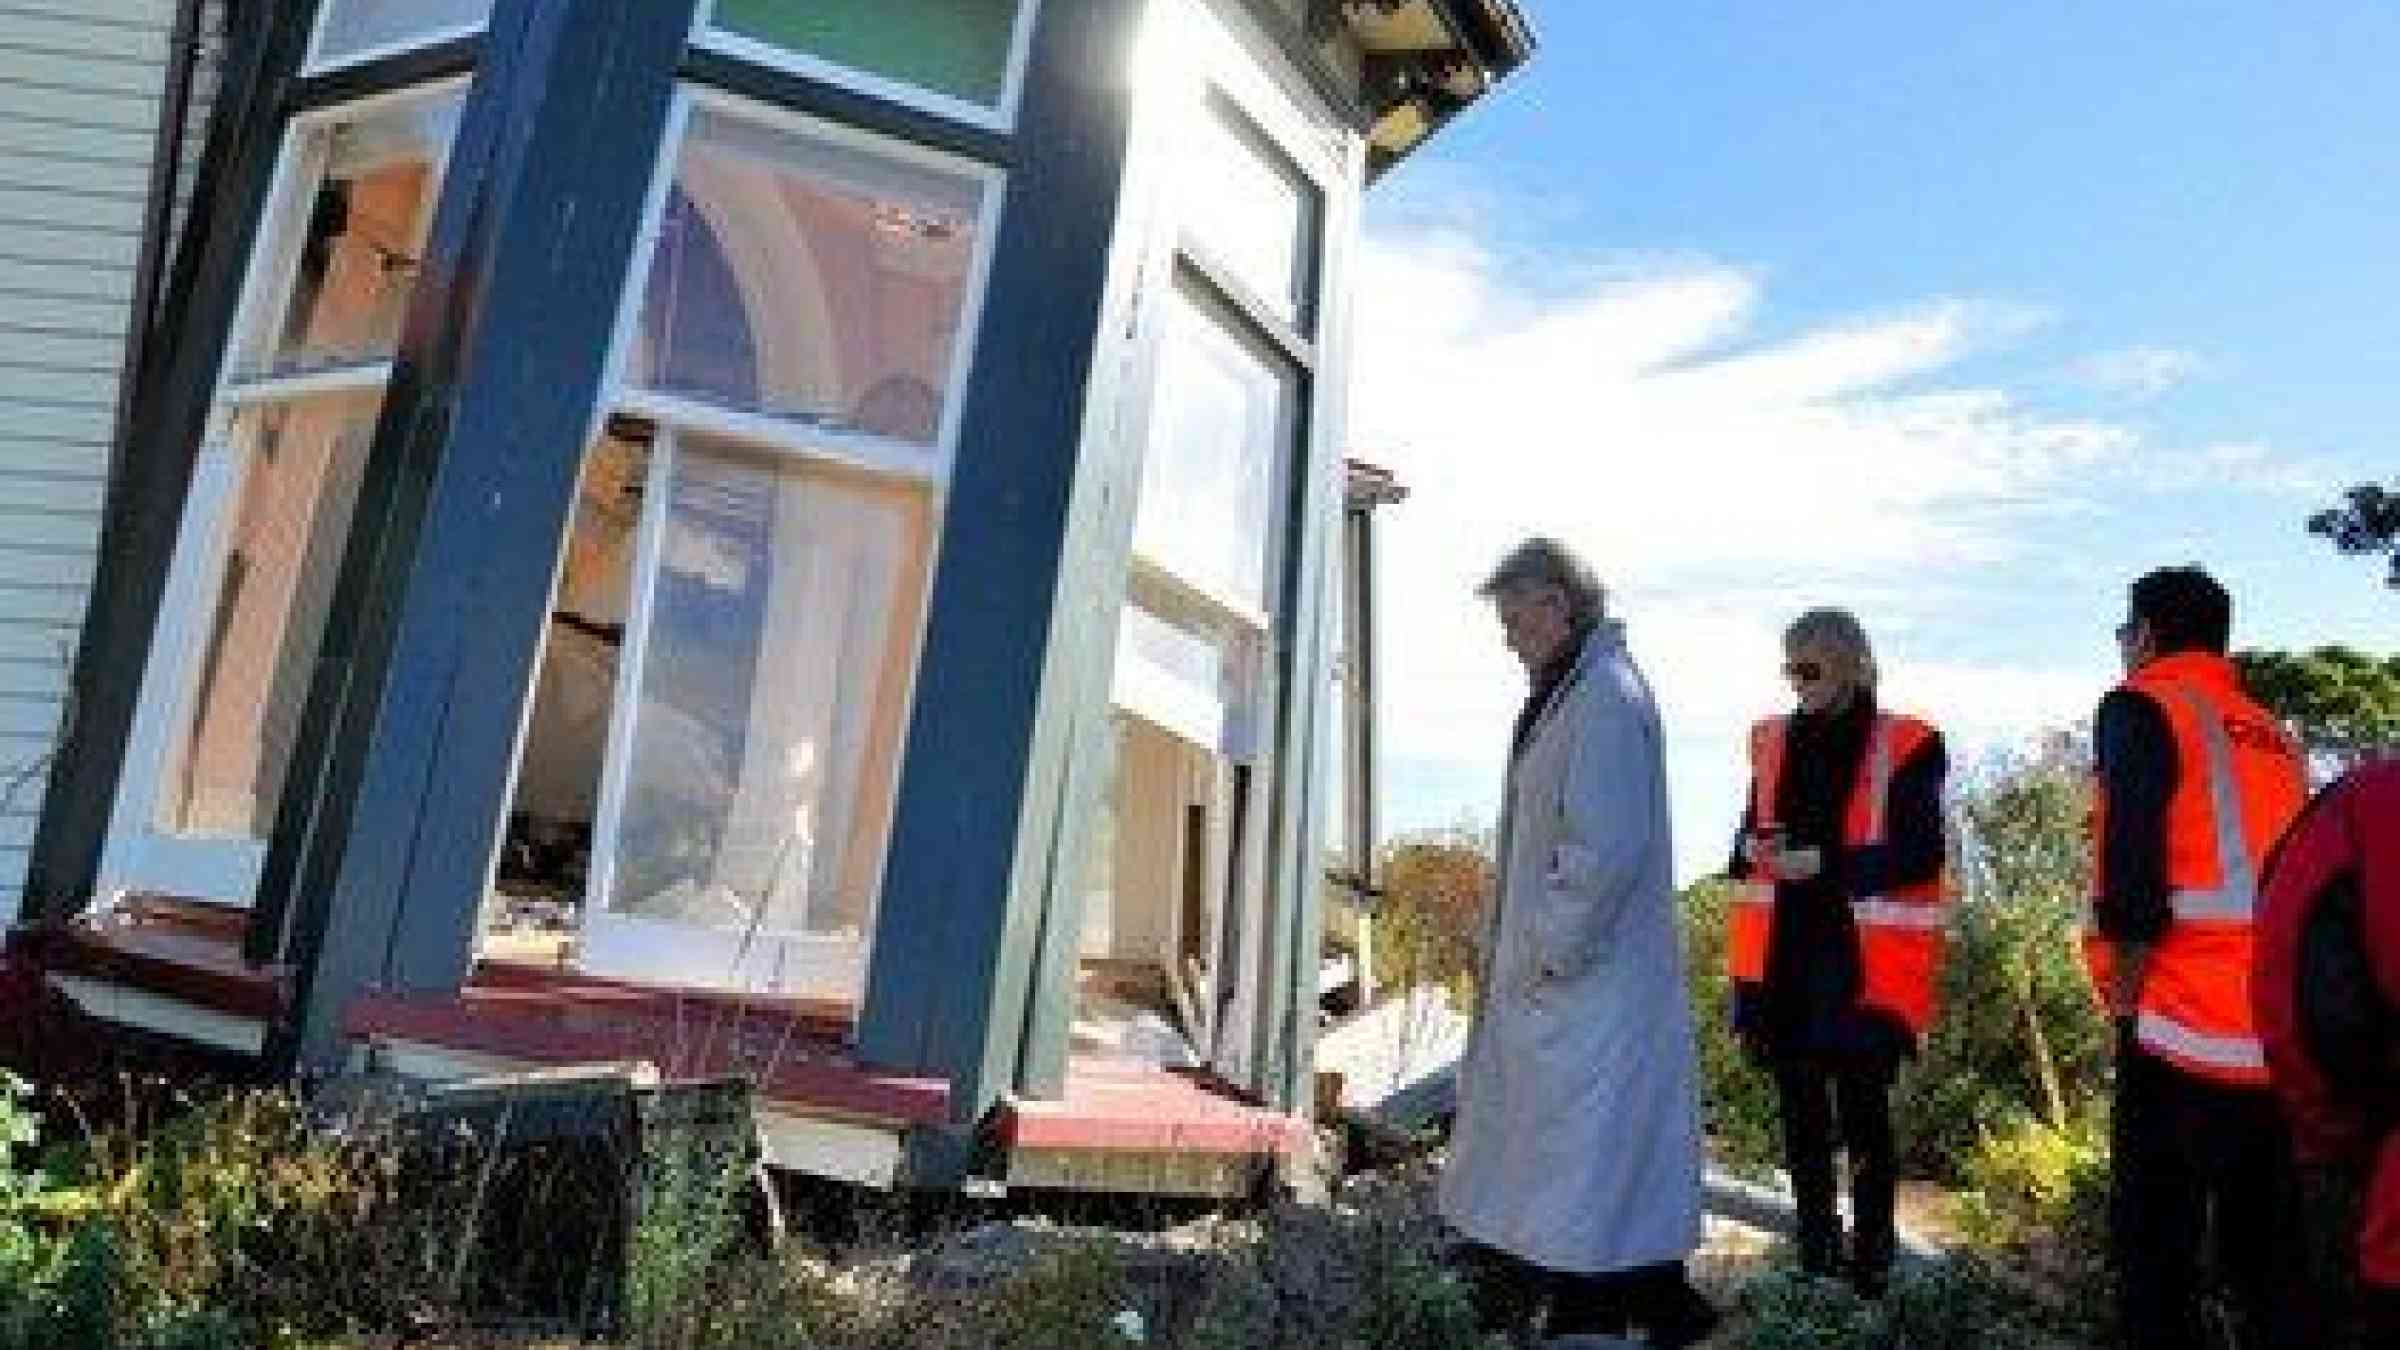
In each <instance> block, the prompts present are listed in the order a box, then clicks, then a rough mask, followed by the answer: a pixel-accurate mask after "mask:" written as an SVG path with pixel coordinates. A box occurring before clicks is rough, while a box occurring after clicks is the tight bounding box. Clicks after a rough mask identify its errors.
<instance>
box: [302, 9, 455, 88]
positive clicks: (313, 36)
mask: <svg viewBox="0 0 2400 1350" xmlns="http://www.w3.org/2000/svg"><path fill="white" fill-rule="evenodd" d="M497 3H498V0H488V3H486V5H485V6H484V14H485V17H484V18H483V19H481V20H479V21H477V22H474V23H463V24H452V25H450V26H449V27H447V28H435V29H431V30H428V31H426V32H423V33H419V34H416V35H414V36H411V37H405V38H398V39H395V40H393V41H390V42H379V43H376V44H375V45H373V46H371V47H361V48H359V49H358V50H357V51H355V52H351V53H349V54H347V55H344V56H339V57H335V58H333V59H331V60H327V59H326V58H325V55H324V49H325V29H326V26H327V24H329V23H330V22H331V21H332V18H333V0H322V2H321V3H320V4H318V6H317V17H316V19H315V21H314V22H312V23H311V24H310V25H309V33H308V54H307V55H306V56H304V57H303V58H301V61H300V73H301V74H303V75H323V74H326V73H327V72H329V71H336V70H348V69H350V68H351V67H353V66H363V65H367V64H370V63H372V62H376V61H381V60H384V59H386V58H387V57H393V56H399V55H402V54H404V53H407V52H413V51H422V50H423V49H425V48H427V47H438V46H440V45H441V44H443V43H445V42H456V41H458V40H459V39H461V38H470V37H473V36H475V35H476V34H478V33H481V32H483V31H484V30H485V29H487V28H489V27H491V18H490V14H491V9H492V6H493V5H495V4H497Z"/></svg>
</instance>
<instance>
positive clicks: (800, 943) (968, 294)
mask: <svg viewBox="0 0 2400 1350" xmlns="http://www.w3.org/2000/svg"><path fill="white" fill-rule="evenodd" d="M702 111H706V112H709V113H712V114H716V115H719V116H725V117H730V118H737V119H740V120H743V121H746V122H749V123H752V124H753V125H756V126H759V127H763V128H766V129H769V130H773V131H778V132H783V133H786V134H790V135H794V136H798V137H805V138H811V139H816V140H819V141H824V142H829V143H832V144H835V145H838V146H841V147H843V148H845V149H851V150H857V151H861V152H865V153H869V154H873V155H878V156H881V157H884V158H886V159H892V160H898V161H902V162H906V163H910V164H914V165H917V166H920V167H927V168H933V169H937V170H940V171H942V172H946V173H953V174H957V175H959V176H961V177H964V178H971V179H972V180H973V181H974V182H975V183H976V184H977V187H978V190H979V192H980V197H981V200H980V202H979V204H978V207H977V210H976V217H975V219H976V226H975V228H976V239H975V247H974V253H973V256H972V258H971V260H970V262H969V264H968V271H967V279H966V283H965V288H964V292H965V293H964V298H963V300H962V303H961V308H960V313H959V325H958V330H957V334H956V337H955V338H954V347H953V350H952V352H951V354H950V361H951V369H950V375H949V380H948V382H947V384H946V386H945V387H944V389H943V390H942V394H943V409H942V417H941V421H940V424H939V430H938V433H937V435H936V437H935V443H934V444H933V445H931V446H925V445H919V444H916V443H914V442H909V441H903V440H900V439H898V438H894V437H887V436H878V435H875V434H872V433H868V432H857V431H843V430H836V429H831V428H819V427H811V426H807V425H803V424H800V423H795V422H792V421H790V420H787V419H783V418H778V417H774V416H771V415H767V414H763V413H752V412H746V411H743V410H740V409H732V408H726V407H723V406H721V405H718V404H714V403H710V402H705V401H701V400H697V399H691V398H686V397H683V396H680V395H676V394H673V393H669V392H665V391H661V390H656V389H650V388H645V387H642V386H640V385H637V384H635V383H634V382H633V381H632V378H631V369H630V368H631V364H632V358H633V353H634V350H635V346H636V342H637V337H638V334H639V333H640V330H641V321H642V310H643V305H644V304H645V302H646V301H647V299H648V296H647V289H648V286H647V281H648V278H649V275H650V270H651V265H652V260H653V259H654V258H655V256H656V254H657V251H658V246H659V241H660V238H661V235H662V234H663V232H664V229H665V219H666V208H667V203H668V201H669V199H670V198H671V196H672V193H673V188H674V183H675V177H676V170H677V168H678V166H679V164H680V162H681V158H682V154H683V149H684V146H685V144H686V143H687V142H688V140H689V138H690V133H691V127H692V118H693V115H694V114H695V113H697V112H702ZM1006 187H1007V174H1006V172H1005V170H1003V169H1002V168H1000V167H999V166H997V165H993V164H988V163H985V162H983V161H981V160H977V159H973V158H969V157H966V156H962V155H955V154H951V153H949V152H947V151H941V150H935V149H931V148H929V147H925V146H921V145H916V144H913V143H910V142H907V141H903V140H898V139H895V138H891V137H886V136H881V135H877V134H875V133H873V132H868V131H865V130H862V129H860V128H857V127H852V126H847V125H844V124H840V123H835V122H830V121H827V120H825V119H822V118H818V117H813V116H810V115H808V114H805V113H799V112H794V111H792V110H790V109H787V108H779V107H776V106H774V105H771V104H765V103H760V102H757V101H755V100H752V99H748V98H744V97H741V96H739V95H735V94H730V93H726V92H724V91H722V90H718V89H712V88H708V87H706V86H704V85H697V84H691V83H688V82H687V83H682V84H679V85H678V86H677V89H676V93H675V100H674V103H673V104H672V105H671V106H670V109H669V112H668V118H667V125H666V130H665V132H664V134H663V135H662V136H661V137H660V140H659V148H658V153H657V156H656V159H655V161H654V163H653V165H652V170H651V181H650V191H649V196H648V200H647V201H646V202H645V204H644V206H643V223H642V229H641V233H640V235H639V237H638V239H637V241H636V244H635V246H634V248H633V250H632V253H631V256H630V258H629V259H628V267H629V270H628V272H627V274H626V275H627V281H626V284H625V288H624V295H623V296H622V298H621V299H620V302H619V308H618V313H617V320H616V326H615V330H614V332H613V333H612V335H611V337H610V344H609V345H610V350H609V356H608V365H607V371H608V374H607V377H606V379H605V381H604V382H603V384H602V388H601V395H600V397H599V398H598V399H597V400H595V403H594V411H593V415H592V418H591V421H590V424H589V425H588V426H587V427H586V429H585V438H584V443H585V445H586V446H589V445H591V444H593V443H594V442H595V441H596V439H597V438H598V436H599V435H600V432H601V430H602V428H603V427H604V426H605V425H606V424H607V421H608V419H610V418H611V417H616V416H629V417H633V418H637V419H639V420H642V421H644V422H647V423H649V424H651V426H653V427H654V428H655V432H656V434H655V436H654V438H653V440H652V443H651V447H650V462H649V465H648V469H647V476H646V478H645V480H644V495H643V501H642V518H641V522H640V525H639V527H638V534H637V536H636V542H635V549H634V559H633V562H632V567H633V574H632V578H631V581H632V595H631V602H630V604H629V606H628V610H627V614H626V626H625V639H624V645H623V647H622V648H620V651H621V652H622V655H621V657H620V659H619V662H618V668H617V676H616V685H615V690H614V693H613V695H612V704H611V707H610V712H609V729H608V735H607V742H606V744H605V746H604V747H603V750H602V767H601V782H600V791H599V796H598V800H597V803H596V806H595V809H594V812H593V821H592V846H591V847H592V852H591V865H590V867H589V869H588V872H587V879H586V882H585V892H584V896H583V900H582V913H581V915H580V929H579V932H580V941H581V950H580V952H579V954H578V962H579V964H580V966H581V967H582V968H583V969H585V970H588V971H591V972H592V973H595V974H602V975H608V976H613V977H617V978H623V979H631V980H635V981H640V982H647V983H662V984H672V985H682V986H705V987H712V988H723V989H733V990H754V991H757V992H763V993H768V994H774V995H796V996H800V997H805V998H812V999H813V998H820V997H832V998H837V999H838V998H847V999H850V1000H852V1001H855V1000H856V999H858V998H859V997H860V996H861V994H862V993H863V986H861V985H859V984H858V983H856V981H857V980H859V979H863V975H864V972H865V970H866V968H867V963H868V961H869V960H870V959H871V958H872V955H873V950H874V943H875V940H876V938H877V935H878V934H879V932H880V931H881V917H882V902H881V896H880V893H879V894H878V896H877V899H876V903H875V905H874V908H873V910H872V911H871V914H872V917H871V918H870V920H869V925H868V930H867V932H866V933H865V934H864V935H863V937H862V938H860V939H859V940H858V941H857V942H856V943H852V942H851V941H850V940H848V939H844V938H837V937H829V936H823V935H809V934H805V933H799V934H794V933H779V934H764V933H762V934H759V935H757V937H756V939H755V940H748V939H746V938H745V935H744V934H742V933H739V932H734V931H731V930H726V929H714V928H703V927H699V926H696V925H689V924H678V923H674V922H671V921H666V920H660V919H652V918H643V917H640V916H634V915H626V914H619V913H613V912H611V910H610V908H609V900H610V898H611V892H612V890H613V889H614V886H615V881H616V876H615V874H616V868H617V854H616V842H617V837H618V834H619V832H620V830H621V828H622V826H623V823H624V813H625V803H626V798H627V795H628V793H629V791H630V789H631V787H632V783H631V781H630V774H631V766H632V764H633V753H634V738H635V722H636V720H637V718H636V713H637V710H638V704H639V701H640V691H641V687H642V684H641V681H642V668H643V664H644V662H645V661H646V659H647V649H648V643H649V638H650V632H651V626H652V622H653V618H654V612H653V611H654V599H655V596H654V592H655V588H656V584H657V578H658V574H659V559H660V553H661V547H662V542H663V539H664V535H665V530H666V525H667V515H668V499H669V496H670V494H669V491H668V488H669V485H670V484H671V483H672V482H673V472H674V466H675V463H676V459H677V457H678V455H679V453H680V448H679V445H678V441H679V438H680V437H681V436H683V435H693V434H697V435H703V436H707V437H710V438H713V439H716V440H720V441H724V442H728V443H731V444H734V445H738V446H739V447H741V448H742V449H743V450H745V451H747V452H749V453H752V454H755V455H757V456H759V457H761V458H763V459H768V460H774V461H780V462H801V463H807V464H814V465H819V466H824V467H830V468H836V469H840V470H845V471H849V472H855V473H864V474H867V475H871V476H873V477H876V478H879V479H881V480H884V481H889V482H897V483H906V484H909V485H912V486H915V487H918V488H920V489H921V490H922V491H923V492H924V494H925V507H926V512H927V536H928V537H927V544H926V546H927V550H928V553H927V556H926V558H925V561H924V568H923V586H924V588H925V589H924V591H923V593H921V594H919V595H917V596H916V597H914V600H915V605H914V609H915V611H916V613H917V614H918V615H919V622H918V625H917V631H916V633H915V634H914V635H913V638H912V642H913V644H914V645H913V649H912V651H911V653H910V658H909V668H908V675H907V687H906V688H904V689H903V690H901V691H900V697H901V702H902V706H903V707H904V708H906V707H910V706H913V704H914V701H915V696H916V683H917V679H918V672H919V663H920V662H921V660H922V657H923V645H924V635H925V623H924V622H923V620H924V618H925V617H926V616H927V615H928V606H929V603H930V599H931V590H932V584H933V578H934V576H935V575H936V572H937V571H938V568H939V563H940V558H939V555H938V549H939V544H940V538H941V523H942V520H943V513H944V512H945V511H946V510H947V509H948V505H949V502H948V497H949V481H950V470H951V466H952V465H953V464H954V463H955V461H956V456H957V446H958V438H959V429H960V425H961V419H962V409H963V407H964V405H965V402H966V392H967V379H968V376H969V373H970V372H971V371H972V370H973V368H974V362H975V356H976V352H977V348H978V345H979V342H980V338H981V334H982V315H983V306H984V302H985V299H986V296H987V295H988V293H989V290H990V283H991V266H992V257H993V251H994V246H995V243H996V241H997V239H998V236H999V230H1000V213H1001V209H1002V206H1003V204H1004V200H1005V197H1006V195H1007V194H1006ZM564 562H565V540H564V537H563V535H562V538H561V541H560V565H561V566H562V567H563V566H564ZM530 674H531V678H530V679H529V680H528V681H527V684H526V689H525V691H524V692H523V695H522V697H523V699H524V705H523V708H522V710H521V714H520V723H519V732H518V739H517V749H516V753H515V755H513V756H512V757H511V760H510V765H511V775H512V787H511V793H510V799H511V801H512V802H513V798H514V790H513V775H514V774H515V772H516V769H517V766H518V765H521V764H522V762H523V756H524V748H525V747H524V742H525V727H526V726H527V725H528V724H529V723H530V720H531V716H532V706H533V698H532V691H533V689H535V688H536V687H538V685H539V683H540V670H539V669H538V665H537V668H536V669H535V670H533V671H532V672H530ZM904 734H905V733H904ZM900 776H901V775H900V774H897V773H895V774H894V775H892V777H891V780H890V782H889V783H887V784H886V785H885V788H884V796H883V798H882V799H881V800H879V801H876V802H872V803H861V805H871V806H873V807H874V808H875V809H876V810H877V811H879V812H882V813H885V814H887V815H888V813H889V812H890V810H891V809H892V806H893V804H894V801H895V799H896V797H897V794H898V786H899V779H900ZM507 809H508V808H507V807H505V806H504V807H503V811H505V810H507ZM499 833H501V834H505V831H502V832H499ZM498 842H499V841H498V839H497V838H496V839H495V846H494V852H493V858H492V868H491V872H489V873H487V882H486V886H487V889H488V887H489V885H490V881H489V879H488V878H489V877H490V876H492V875H495V874H496V873H497V871H498V865H499V854H498ZM881 866H882V863H881V862H879V864H878V872H879V875H878V881H877V888H878V892H880V888H881V879H880V871H881Z"/></svg>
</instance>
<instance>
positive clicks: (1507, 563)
mask: <svg viewBox="0 0 2400 1350" xmlns="http://www.w3.org/2000/svg"><path fill="white" fill-rule="evenodd" d="M1530 586H1556V587H1558V589H1559V590H1561V591H1563V592H1564V593H1565V594H1566V597H1567V621H1568V622H1569V623H1572V624H1574V625H1575V626H1576V627H1578V628H1582V627H1585V626H1587V625H1590V624H1595V623H1598V622H1600V621H1601V620H1602V619H1605V618H1607V617H1608V588H1607V587H1606V586H1603V585H1601V584H1600V578H1598V577H1596V576H1594V575H1592V569H1591V568H1589V567H1587V566H1585V565H1584V561H1583V559H1581V558H1578V557H1576V556H1575V554H1574V552H1573V551H1572V550H1570V549H1569V548H1568V547H1567V546H1566V545H1565V544H1562V543H1560V542H1558V541H1557V540H1555V539H1552V538H1549V537H1547V536H1545V535H1535V536H1534V537H1533V538H1531V539H1528V540H1526V541H1525V542H1524V543H1522V544H1519V545H1517V546H1516V547H1515V548H1512V549H1510V550H1509V551H1508V556H1507V557H1505V558H1502V559H1501V560H1500V565H1499V566H1497V567H1495V568H1493V569H1492V574H1491V575H1490V576H1488V577H1485V578H1484V579H1483V584H1482V585H1480V586H1478V587H1476V588H1475V593H1476V594H1477V595H1480V596H1482V597H1483V598H1484V599H1486V600H1497V599H1499V598H1500V596H1501V595H1502V594H1503V593H1505V592H1509V591H1520V590H1524V589H1525V588H1527V587H1530Z"/></svg>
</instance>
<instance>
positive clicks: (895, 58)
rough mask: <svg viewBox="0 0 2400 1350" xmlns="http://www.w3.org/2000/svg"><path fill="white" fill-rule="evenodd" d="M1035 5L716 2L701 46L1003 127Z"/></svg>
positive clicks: (955, 0) (1007, 1)
mask: <svg viewBox="0 0 2400 1350" xmlns="http://www.w3.org/2000/svg"><path fill="white" fill-rule="evenodd" d="M1034 4H1035V0H713V3H712V4H710V5H709V6H707V9H706V18H705V20H704V22H703V24H702V28H701V36H702V40H703V41H704V42H706V43H707V44H708V45H710V46H714V47H718V48H722V49H726V50H730V51H734V52H738V53H740V54H741V55H743V56H745V57H748V58H750V59H753V60H759V61H764V62H767V63H770V64H775V65H781V66H787V67H791V68H794V69H797V70H800V71H803V72H805V73H808V74H812V75H817V76H819V77H822V78H828V79H833V80H836V81H839V82H841V83H845V84H850V85H853V86H857V87H861V88H863V89H865V90H867V91H868V92H871V93H876V94H879V95H882V96H885V97H891V98H896V99H899V100H902V101H906V102H914V103H919V104H921V105H924V106H928V107H931V108H933V109H935V110H936V111H940V112H944V113H947V114H949V115H951V116H956V117H960V118H962V119H963V120H967V121H972V122H982V123H986V124H994V123H997V122H999V121H1002V120H1005V118H1006V116H1007V113H1008V110H1009V106H1010V104H1011V103H1013V101H1014V95H1015V88H1016V85H1017V82H1018V81H1019V79H1020V78H1021V67H1022V64H1023V61H1024V56H1025V45H1026V42H1027V39H1028V34H1029V30H1030V28H1031V26H1032V18H1033V9H1034Z"/></svg>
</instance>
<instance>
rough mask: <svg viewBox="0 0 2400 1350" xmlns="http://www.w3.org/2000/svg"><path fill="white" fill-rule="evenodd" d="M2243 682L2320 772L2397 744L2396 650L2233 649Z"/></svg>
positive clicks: (2399, 684)
mask: <svg viewBox="0 0 2400 1350" xmlns="http://www.w3.org/2000/svg"><path fill="white" fill-rule="evenodd" d="M2233 659H2234V663H2235V664H2236V665H2237V666H2239V667H2240V668H2241V672H2242V681H2243V683H2244V684H2246V685H2248V686H2249V689H2250V692H2251V694H2252V695H2253V696H2255V697H2256V698H2257V699H2258V701H2259V702H2261V703H2263V704H2265V705H2266V706H2267V707H2268V708H2269V709H2271V710H2272V711H2273V712H2274V713H2275V714H2276V715H2277V716H2278V717H2281V718H2283V719H2284V721H2285V722H2286V723H2287V724H2288V725H2289V726H2290V727H2291V729H2292V734H2294V735H2295V736H2298V737H2299V738H2300V743H2301V744H2302V745H2303V746H2305V747H2306V748H2307V750H2308V754H2309V760H2310V762H2311V764H2312V766H2313V767H2314V768H2316V770H2317V771H2318V773H2319V776H2321V777H2330V776H2331V775H2332V774H2333V773H2337V772H2339V771H2340V770H2341V769H2343V768H2345V767H2347V766H2348V765H2350V764H2353V763H2355V762H2357V761H2358V760H2359V759H2361V758H2362V757H2364V756H2366V755H2369V754H2373V753H2376V752H2378V751H2383V750H2388V749H2390V748H2391V747H2392V746H2394V745H2400V656H2390V657H2382V658H2377V657H2373V656H2368V655H2366V654H2364V653H2362V652H2357V651H2353V650H2351V649H2350V648H2348V647H2319V648H2317V649H2316V650H2315V651H2310V652H2283V651H2244V652H2236V653H2235V654H2234V658H2233Z"/></svg>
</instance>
